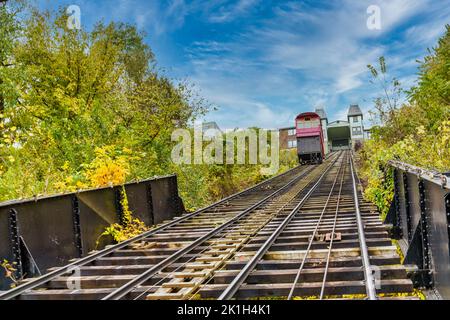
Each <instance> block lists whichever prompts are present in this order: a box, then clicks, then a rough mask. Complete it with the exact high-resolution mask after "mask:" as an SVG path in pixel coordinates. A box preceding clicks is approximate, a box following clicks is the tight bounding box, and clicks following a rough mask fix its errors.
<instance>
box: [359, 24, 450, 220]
mask: <svg viewBox="0 0 450 320" xmlns="http://www.w3.org/2000/svg"><path fill="white" fill-rule="evenodd" d="M369 69H370V71H371V72H372V75H373V76H374V80H375V81H380V83H381V86H382V88H383V89H384V92H385V93H386V95H385V96H384V97H380V98H377V99H376V100H375V107H376V111H375V112H374V116H375V120H376V122H377V123H378V124H379V125H378V126H375V127H373V129H372V139H371V140H370V141H367V142H366V143H365V145H364V149H363V150H362V154H361V156H362V166H363V168H362V169H363V170H362V172H363V175H364V178H365V179H366V182H367V188H366V196H367V197H368V198H369V199H370V200H372V201H373V202H375V203H376V204H377V205H378V206H379V207H380V208H381V209H382V210H383V213H386V212H387V210H388V206H389V203H390V201H391V200H392V196H393V183H392V172H390V170H389V169H387V166H386V164H387V161H389V160H392V159H395V160H400V161H403V162H407V163H410V164H413V165H417V166H420V167H423V168H427V169H432V170H436V171H441V172H447V171H450V26H447V27H446V33H445V35H444V36H443V37H442V38H441V39H440V40H439V43H438V45H437V46H436V48H434V49H433V50H430V51H429V55H428V56H427V57H426V58H425V59H424V61H423V62H421V65H420V69H419V70H420V71H419V79H418V83H417V85H416V86H415V87H413V88H411V89H410V90H409V91H406V95H407V97H408V100H407V102H406V103H403V104H401V105H398V104H399V101H400V99H399V97H400V96H401V93H402V90H401V88H400V84H399V82H398V81H397V80H396V79H393V80H392V81H388V80H386V79H385V75H386V73H387V71H386V65H385V62H384V58H381V59H380V67H379V68H378V69H377V68H375V67H373V66H369Z"/></svg>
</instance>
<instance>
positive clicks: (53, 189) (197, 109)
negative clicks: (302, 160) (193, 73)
mask: <svg viewBox="0 0 450 320" xmlns="http://www.w3.org/2000/svg"><path fill="white" fill-rule="evenodd" d="M24 3H25V2H21V1H8V2H7V3H6V4H5V3H2V4H0V130H1V134H0V201H2V200H8V199H14V198H24V197H30V196H34V195H48V194H53V193H59V192H67V191H75V190H78V189H84V188H90V187H97V186H105V185H111V184H114V185H115V184H123V183H125V182H128V181H132V180H137V179H144V178H149V177H153V176H158V175H166V174H171V173H176V174H177V175H178V177H179V186H180V193H181V195H182V197H183V198H184V200H185V204H186V207H187V208H188V209H194V208H197V207H199V206H203V205H205V204H207V203H209V202H211V201H213V200H216V199H218V198H222V197H224V196H226V195H229V194H231V193H233V192H236V191H238V190H240V189H242V188H244V187H247V186H249V185H252V184H254V183H256V182H259V181H261V180H262V179H264V177H263V176H261V174H260V171H259V169H260V166H252V165H175V164H174V163H173V162H172V161H171V150H172V147H173V145H174V142H172V141H171V133H172V132H173V130H175V129H177V128H188V127H192V124H193V121H194V120H195V119H196V118H197V117H198V116H200V115H202V114H204V113H205V112H206V111H207V110H208V107H209V105H208V103H207V102H205V101H204V100H203V99H201V98H200V97H198V96H197V95H196V93H195V91H194V88H193V87H192V86H191V85H190V84H189V83H188V82H186V81H174V80H171V79H168V78H167V77H166V76H165V75H164V74H162V73H161V72H160V71H159V69H158V68H157V65H156V60H155V57H154V55H153V53H152V51H151V49H150V48H149V47H148V46H147V45H146V44H145V43H144V40H143V37H144V35H143V34H142V33H141V32H139V31H138V30H137V29H136V28H135V27H134V26H133V25H128V24H123V23H110V24H107V25H106V24H104V23H101V22H100V23H97V24H96V25H95V26H94V27H93V28H92V30H91V31H86V30H70V29H69V28H68V27H67V23H66V22H67V16H66V14H65V13H64V12H59V13H55V12H41V11H39V10H37V9H35V8H29V7H27V6H25V5H24ZM284 158H285V159H286V160H285V161H284V163H285V165H284V166H282V168H281V169H282V170H284V169H286V168H287V167H289V166H291V165H292V164H293V163H294V162H293V160H295V156H294V157H292V155H290V156H288V155H286V156H284Z"/></svg>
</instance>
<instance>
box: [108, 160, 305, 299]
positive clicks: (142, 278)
mask: <svg viewBox="0 0 450 320" xmlns="http://www.w3.org/2000/svg"><path fill="white" fill-rule="evenodd" d="M313 168H314V167H312V168H311V170H306V171H305V172H303V173H302V174H301V175H299V176H297V177H296V178H294V179H293V180H291V181H290V182H289V183H287V184H285V185H284V186H283V187H281V188H280V189H278V190H277V191H275V192H273V193H271V194H270V195H268V196H267V197H265V198H263V199H262V200H260V201H258V202H257V203H256V204H254V205H252V206H250V207H249V208H247V209H245V210H244V211H242V212H240V213H239V214H238V215H236V216H235V217H233V218H231V219H229V220H228V221H227V222H225V223H224V224H222V225H220V226H218V227H216V228H215V229H213V230H211V231H209V232H208V233H207V234H205V235H204V236H202V237H200V238H198V239H197V240H195V241H194V242H192V243H190V244H189V245H187V246H186V247H184V248H182V249H180V250H178V251H176V252H175V253H173V254H172V255H170V256H168V257H167V258H165V259H164V260H162V261H160V262H159V263H157V264H156V265H154V266H152V267H151V268H150V269H148V270H147V271H145V272H144V273H142V274H140V275H139V276H137V277H135V278H134V279H132V280H131V281H129V282H127V283H125V284H124V285H122V286H121V287H119V288H117V289H116V290H114V291H113V292H111V293H110V294H108V295H107V296H105V297H104V298H102V300H120V299H121V298H123V297H125V296H126V295H127V294H128V293H130V292H131V291H133V289H134V288H136V287H137V286H139V285H142V284H143V283H145V282H146V281H147V280H148V279H150V278H151V277H152V276H154V275H155V274H156V273H157V272H159V271H161V270H163V269H164V268H166V267H167V266H169V265H170V264H172V263H173V262H175V261H177V260H178V259H179V258H181V257H182V256H183V255H184V254H186V253H188V252H190V251H192V250H193V249H195V248H196V247H198V246H199V245H200V244H202V243H203V242H205V241H207V240H209V239H210V238H212V237H214V236H215V235H217V234H218V233H220V232H221V231H222V230H224V229H225V228H227V227H229V226H231V225H232V224H234V223H235V222H237V221H239V220H240V219H242V218H243V217H245V216H246V215H248V214H249V213H250V212H251V211H253V210H254V209H256V208H258V207H260V206H261V205H262V204H264V203H265V202H267V201H268V200H270V199H271V198H273V197H275V196H276V195H278V194H280V193H281V192H283V191H284V190H285V189H287V188H289V187H290V186H292V185H293V184H294V183H296V182H297V181H298V180H300V179H301V178H303V177H304V176H306V175H307V174H308V173H310V172H311V171H312V169H313Z"/></svg>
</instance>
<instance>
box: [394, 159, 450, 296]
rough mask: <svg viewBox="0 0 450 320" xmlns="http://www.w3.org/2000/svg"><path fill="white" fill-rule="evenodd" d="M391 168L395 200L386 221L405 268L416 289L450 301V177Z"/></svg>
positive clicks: (396, 165)
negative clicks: (428, 290)
mask: <svg viewBox="0 0 450 320" xmlns="http://www.w3.org/2000/svg"><path fill="white" fill-rule="evenodd" d="M389 165H390V166H391V167H392V168H393V179H394V199H393V201H392V205H391V207H390V210H389V213H388V215H387V217H386V223H389V224H391V225H392V229H391V230H392V236H393V238H395V239H398V240H399V245H400V247H401V249H402V251H403V253H404V262H403V263H404V264H412V265H416V266H417V267H418V269H417V270H415V271H414V272H413V273H412V275H413V276H412V277H413V281H414V283H415V285H416V286H417V287H426V288H434V289H437V291H438V294H440V295H441V296H442V297H445V298H447V299H448V298H450V251H449V248H450V245H449V243H450V175H449V174H443V173H439V172H435V171H430V170H426V169H423V168H419V167H416V166H413V165H409V164H406V163H402V162H398V161H390V162H389Z"/></svg>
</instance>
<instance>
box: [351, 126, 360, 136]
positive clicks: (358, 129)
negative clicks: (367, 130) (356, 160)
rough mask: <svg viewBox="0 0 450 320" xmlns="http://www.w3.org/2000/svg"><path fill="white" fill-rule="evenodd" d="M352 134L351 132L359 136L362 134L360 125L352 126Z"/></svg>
mask: <svg viewBox="0 0 450 320" xmlns="http://www.w3.org/2000/svg"><path fill="white" fill-rule="evenodd" d="M352 134H353V135H354V136H360V135H362V129H361V127H354V128H352Z"/></svg>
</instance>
